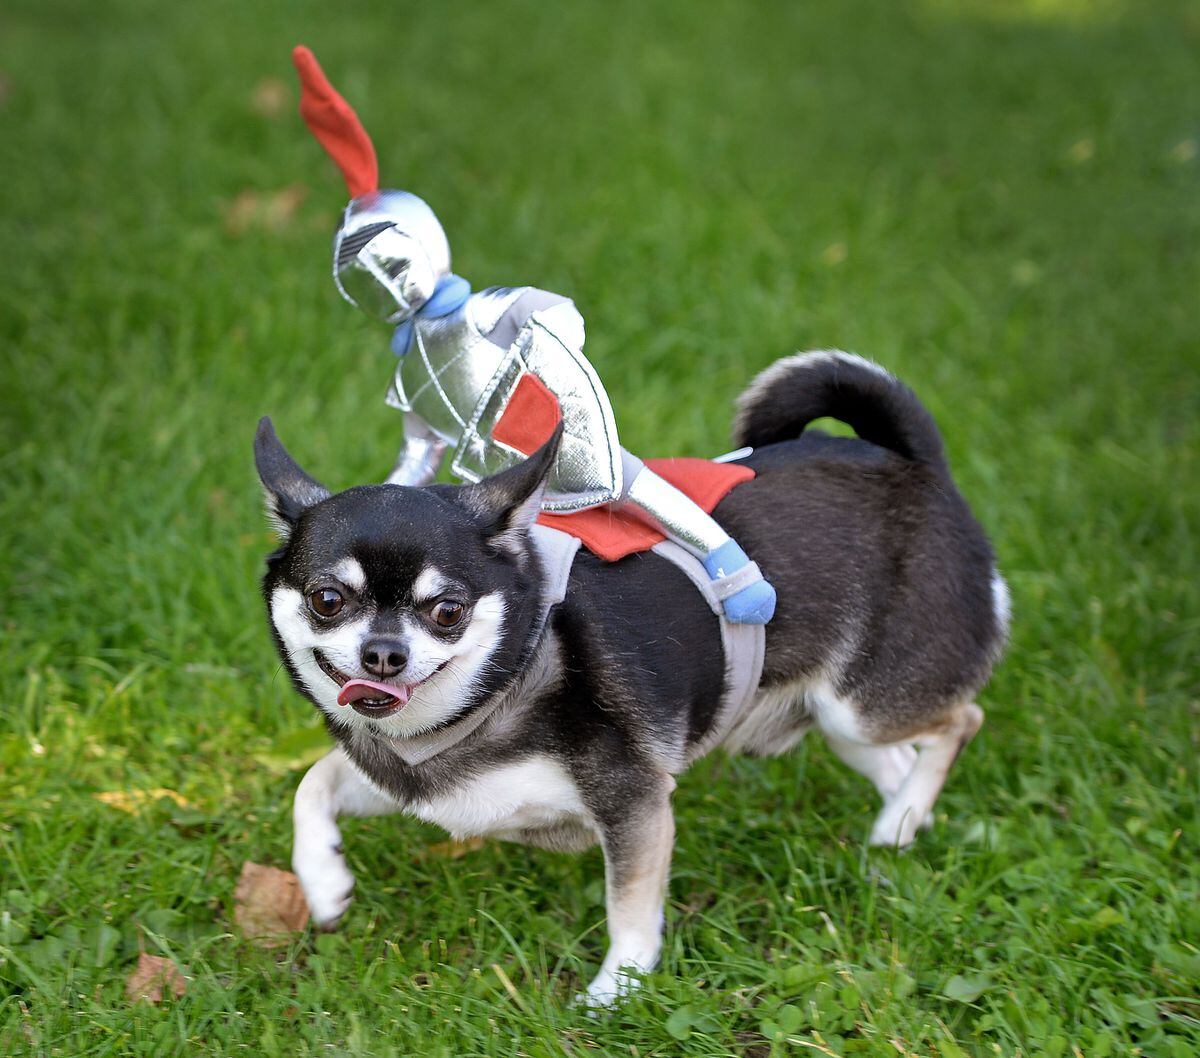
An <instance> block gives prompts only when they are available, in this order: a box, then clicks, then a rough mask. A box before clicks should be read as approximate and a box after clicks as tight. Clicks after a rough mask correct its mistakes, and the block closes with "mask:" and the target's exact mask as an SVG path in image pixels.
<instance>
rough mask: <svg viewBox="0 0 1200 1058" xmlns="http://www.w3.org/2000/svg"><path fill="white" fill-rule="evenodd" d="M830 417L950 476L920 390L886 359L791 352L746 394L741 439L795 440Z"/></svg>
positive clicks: (740, 410) (737, 422)
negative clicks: (881, 362) (883, 362)
mask: <svg viewBox="0 0 1200 1058" xmlns="http://www.w3.org/2000/svg"><path fill="white" fill-rule="evenodd" d="M826 417H828V418H831V419H837V420H838V421H839V422H844V423H846V424H847V425H848V426H850V427H851V428H852V429H853V430H854V432H855V433H857V434H858V436H859V437H861V438H862V439H863V440H864V441H870V442H871V443H872V444H877V445H879V446H880V447H882V448H888V449H890V450H891V451H893V452H897V453H899V454H900V455H902V456H904V457H905V458H906V459H911V460H913V461H914V462H917V463H922V464H924V465H925V466H927V467H928V468H929V469H930V470H932V471H934V472H935V473H937V474H939V475H941V476H945V477H946V478H949V476H950V471H949V468H948V467H947V465H946V457H945V454H944V453H943V451H942V437H941V434H939V433H938V428H937V426H936V425H935V424H934V421H933V416H932V415H930V414H929V412H928V411H926V410H925V406H924V405H923V404H922V403H921V402H920V401H919V400H917V396H916V394H915V393H913V391H912V390H911V389H909V388H908V387H907V386H906V385H904V383H903V382H901V381H900V380H899V379H897V378H895V377H894V376H892V375H891V374H889V373H888V372H887V371H885V370H884V369H883V368H882V367H880V366H879V365H878V364H875V363H872V362H871V361H870V360H864V359H863V358H862V357H861V356H855V355H854V354H853V353H844V352H842V351H841V350H838V349H829V350H820V351H818V352H812V353H797V354H796V355H795V356H787V357H784V358H783V359H782V360H777V361H775V363H773V364H772V365H771V366H770V367H768V368H767V369H766V370H765V371H763V372H762V373H761V374H759V376H758V377H757V378H755V380H754V381H753V382H751V383H750V385H749V386H748V387H747V388H746V390H745V392H744V393H742V395H741V396H740V397H738V401H737V416H736V418H735V419H734V425H733V435H734V442H735V443H736V444H737V445H739V446H750V447H753V448H758V447H760V446H761V445H769V444H775V443H776V442H778V441H790V440H792V439H794V438H796V437H799V436H800V434H801V433H802V432H803V431H804V428H805V427H806V426H807V425H808V424H809V423H810V422H812V421H813V420H814V419H822V418H826Z"/></svg>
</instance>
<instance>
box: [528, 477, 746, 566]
mask: <svg viewBox="0 0 1200 1058" xmlns="http://www.w3.org/2000/svg"><path fill="white" fill-rule="evenodd" d="M646 466H648V467H649V468H650V469H651V470H653V471H654V472H655V473H656V474H657V475H658V476H659V477H661V478H663V479H665V480H666V481H669V482H670V483H671V484H672V485H674V486H675V487H676V488H677V489H679V491H680V492H682V493H684V494H685V495H686V496H687V497H688V498H689V499H691V500H692V502H694V503H695V504H696V506H697V507H699V508H700V509H701V510H703V511H704V512H705V513H707V514H711V513H712V511H713V509H714V508H715V507H716V506H717V504H718V503H720V502H721V501H722V500H723V499H724V498H725V497H726V496H728V495H729V493H730V492H732V491H733V490H734V488H736V487H737V486H738V485H740V484H742V482H744V481H749V480H750V479H751V478H752V477H754V471H753V470H751V469H750V468H749V467H743V466H738V465H737V464H736V463H714V462H712V461H711V460H709V459H647V460H646ZM538 522H539V523H541V524H542V525H545V526H549V527H550V528H551V529H561V530H562V531H563V532H564V533H570V534H571V536H577V537H579V539H580V540H582V541H583V546H584V547H586V548H587V549H588V550H589V551H591V552H592V554H594V555H596V556H598V557H599V558H602V559H604V561H605V562H616V561H617V559H619V558H624V557H625V556H626V555H633V554H636V553H637V552H639V551H649V550H650V548H652V547H653V546H654V545H655V544H657V543H659V542H660V541H662V540H665V539H666V537H665V536H663V534H662V533H660V532H659V531H658V530H657V529H654V528H652V527H650V526H649V525H647V524H646V523H645V522H643V521H642V520H641V519H640V518H637V517H635V516H634V515H633V514H630V513H629V512H627V511H617V510H613V508H612V507H592V508H591V509H590V510H586V511H575V512H574V513H573V514H547V513H546V512H544V511H543V512H542V513H541V514H540V515H538Z"/></svg>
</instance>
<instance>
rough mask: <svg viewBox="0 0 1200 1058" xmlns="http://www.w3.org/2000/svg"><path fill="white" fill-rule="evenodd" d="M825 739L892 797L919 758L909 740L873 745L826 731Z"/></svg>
mask: <svg viewBox="0 0 1200 1058" xmlns="http://www.w3.org/2000/svg"><path fill="white" fill-rule="evenodd" d="M824 734H825V741H826V742H827V743H828V744H829V748H830V749H831V750H833V752H834V753H835V754H836V755H837V757H838V758H839V759H840V760H841V762H842V763H843V764H845V765H847V766H848V767H850V768H853V769H854V770H855V771H856V772H858V774H859V775H863V776H866V778H868V779H870V780H871V782H873V783H874V784H875V789H876V790H878V791H879V796H880V797H882V798H883V799H884V800H885V801H888V800H890V799H891V798H892V797H894V796H895V795H896V792H897V791H898V790H899V789H900V787H901V786H902V785H904V780H905V779H907V778H908V774H909V772H911V771H912V769H913V765H914V764H915V763H916V760H917V751H916V749H914V748H913V747H912V746H911V745H909V744H908V743H903V744H900V745H895V746H872V745H870V744H868V743H864V742H853V741H851V740H850V739H848V738H844V737H843V736H841V735H839V734H836V733H835V732H832V731H826V732H825V733H824Z"/></svg>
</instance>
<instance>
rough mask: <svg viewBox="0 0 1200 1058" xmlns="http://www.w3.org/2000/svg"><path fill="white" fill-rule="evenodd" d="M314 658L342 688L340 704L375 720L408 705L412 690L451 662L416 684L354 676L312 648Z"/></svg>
mask: <svg viewBox="0 0 1200 1058" xmlns="http://www.w3.org/2000/svg"><path fill="white" fill-rule="evenodd" d="M313 657H314V658H315V659H316V662H317V665H318V666H319V667H320V669H321V671H322V672H323V673H325V675H326V676H328V677H329V678H330V679H331V680H333V682H334V683H336V684H337V685H338V686H339V687H340V688H341V690H339V691H338V698H337V700H338V705H348V706H350V707H351V708H352V709H353V710H354V711H355V712H356V713H360V714H361V715H362V716H369V717H373V718H374V719H378V718H380V717H383V716H391V715H392V713H397V712H399V711H400V710H401V709H403V708H404V707H405V706H406V705H408V700H409V698H411V697H412V693H413V691H415V690H416V689H417V688H418V687H419V686H420V685H421V684H422V683H424V682H425V680H428V679H430V678H431V677H433V676H434V675H436V674H437V673H439V672H441V671H442V669H444V668H445V667H446V666H447V665H449V664H450V659H449V658H447V659H446V660H445V661H443V662H442V663H441V664H440V665H439V666H438V667H437V668H436V669H434V670H433V672H431V673H430V674H429V675H428V676H426V677H425V679H421V680H417V681H416V682H415V683H379V682H377V681H375V680H360V679H352V678H351V677H350V676H348V675H346V673H344V672H342V671H341V669H338V668H335V667H334V665H333V664H332V663H331V662H330V660H329V659H328V658H327V657H326V656H325V655H324V654H322V653H321V652H320V651H319V650H315V649H314V650H313Z"/></svg>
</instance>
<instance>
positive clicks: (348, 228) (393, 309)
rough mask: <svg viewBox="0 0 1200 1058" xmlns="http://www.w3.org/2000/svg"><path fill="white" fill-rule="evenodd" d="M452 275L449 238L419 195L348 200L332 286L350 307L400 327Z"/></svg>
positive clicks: (375, 195) (379, 193)
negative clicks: (355, 306)
mask: <svg viewBox="0 0 1200 1058" xmlns="http://www.w3.org/2000/svg"><path fill="white" fill-rule="evenodd" d="M449 273H450V244H449V243H448V242H447V241H446V233H445V232H444V231H443V230H442V225H441V223H440V222H439V221H438V219H437V217H436V216H435V215H434V212H433V210H432V209H430V208H429V206H427V205H426V204H425V203H424V202H423V201H422V200H421V199H419V198H417V196H416V195H413V194H409V192H407V191H387V190H383V191H370V192H368V193H367V194H365V195H359V196H358V197H357V198H353V199H351V200H350V204H349V205H348V206H347V207H346V210H345V213H344V214H343V215H342V223H341V225H340V226H339V227H338V230H337V234H336V235H334V237H333V281H334V282H335V283H336V284H337V288H338V290H339V291H340V292H341V295H342V297H344V298H345V299H346V300H347V301H348V302H350V304H352V305H357V306H358V307H359V308H360V309H362V310H363V312H365V313H367V315H369V316H374V317H375V318H377V319H380V320H384V321H385V322H387V323H401V322H402V321H404V320H407V319H410V318H411V317H412V316H413V315H415V314H416V312H417V310H418V309H420V308H421V306H422V305H424V304H425V302H427V301H428V300H429V299H430V298H431V297H433V292H434V290H436V289H437V285H438V280H440V279H441V278H442V277H443V276H446V275H449Z"/></svg>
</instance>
